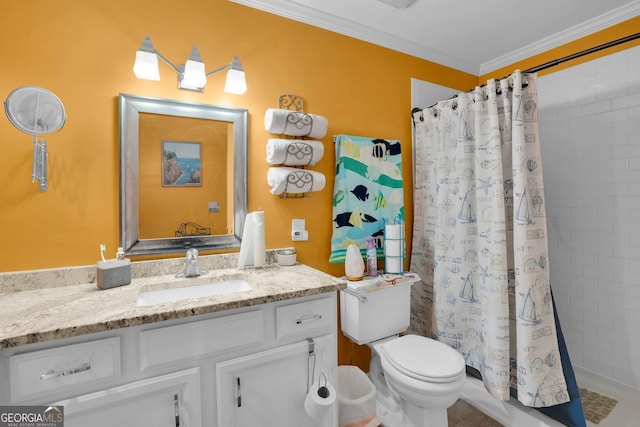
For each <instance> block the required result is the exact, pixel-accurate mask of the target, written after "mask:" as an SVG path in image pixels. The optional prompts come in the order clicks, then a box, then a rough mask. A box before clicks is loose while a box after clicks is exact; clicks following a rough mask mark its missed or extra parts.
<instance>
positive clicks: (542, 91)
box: [538, 46, 640, 388]
mask: <svg viewBox="0 0 640 427" xmlns="http://www.w3.org/2000/svg"><path fill="white" fill-rule="evenodd" d="M538 90H539V99H538V114H539V120H540V141H541V146H542V164H543V170H544V183H545V193H546V208H547V217H548V230H549V253H550V255H549V256H550V265H551V282H552V283H551V286H552V289H553V292H554V297H555V299H556V305H557V308H558V316H559V318H560V322H561V325H562V330H563V332H564V335H565V340H566V341H567V346H568V348H569V355H570V357H571V361H572V362H573V364H574V365H577V366H581V367H583V368H585V369H587V370H590V371H592V372H595V373H598V374H601V375H604V376H607V377H610V378H613V379H615V380H618V381H620V382H623V383H625V384H628V385H630V386H632V387H634V388H640V46H638V47H634V48H630V49H627V50H624V51H622V52H618V53H614V54H611V55H609V56H606V57H603V58H599V59H596V60H593V61H590V62H587V63H584V64H581V65H578V66H575V67H572V68H569V69H566V70H562V71H558V72H555V73H551V74H548V75H545V76H542V77H540V78H539V87H538Z"/></svg>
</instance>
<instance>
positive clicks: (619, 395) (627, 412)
mask: <svg viewBox="0 0 640 427" xmlns="http://www.w3.org/2000/svg"><path fill="white" fill-rule="evenodd" d="M574 369H575V371H576V380H577V382H578V386H579V387H584V388H586V389H588V390H590V391H593V392H596V393H599V394H602V395H604V396H608V397H610V398H612V399H616V400H617V401H618V403H617V404H616V406H615V408H613V411H611V413H610V414H609V415H608V416H607V417H606V418H605V419H604V420H602V421H600V423H599V424H594V423H591V422H589V421H587V427H632V426H633V427H636V426H638V425H640V421H639V419H638V418H639V415H638V414H639V413H640V412H639V411H638V408H640V392H639V391H638V390H634V389H632V388H630V387H627V386H625V385H623V384H621V383H618V382H615V381H612V380H609V379H608V378H604V377H600V376H597V375H595V374H592V373H590V372H588V371H584V370H582V369H580V368H574Z"/></svg>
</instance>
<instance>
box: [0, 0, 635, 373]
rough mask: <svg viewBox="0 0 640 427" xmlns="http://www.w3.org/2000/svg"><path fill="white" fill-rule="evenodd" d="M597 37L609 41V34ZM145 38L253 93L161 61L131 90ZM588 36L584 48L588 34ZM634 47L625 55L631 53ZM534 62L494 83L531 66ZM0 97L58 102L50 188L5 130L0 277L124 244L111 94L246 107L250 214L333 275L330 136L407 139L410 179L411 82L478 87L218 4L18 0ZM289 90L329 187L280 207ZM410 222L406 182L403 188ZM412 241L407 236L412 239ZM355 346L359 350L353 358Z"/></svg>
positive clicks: (411, 60)
mask: <svg viewBox="0 0 640 427" xmlns="http://www.w3.org/2000/svg"><path fill="white" fill-rule="evenodd" d="M637 22H638V21H637V20H635V21H633V22H630V23H627V24H625V25H621V26H615V27H613V28H612V29H610V30H608V31H604V32H600V33H598V34H596V35H594V36H593V37H592V38H589V41H584V39H582V40H579V41H577V42H575V43H569V44H567V45H565V46H563V47H562V48H561V49H560V51H558V52H570V51H575V50H576V49H574V47H577V48H578V49H577V50H580V49H581V48H582V46H583V44H584V43H586V44H587V45H588V46H586V47H590V46H591V45H593V44H598V43H600V42H606V41H609V39H610V37H609V36H611V35H613V34H614V33H617V32H618V31H621V32H627V33H628V32H629V29H630V28H631V27H633V25H635V26H636V28H637V25H638V23H637ZM605 33H606V34H605ZM146 34H149V35H150V36H151V39H152V41H153V42H154V44H155V47H156V49H157V50H158V51H159V52H161V53H162V54H163V55H164V56H166V57H167V58H169V59H170V60H171V61H172V62H174V63H183V62H184V61H185V60H186V58H187V56H188V54H189V52H190V50H191V46H192V45H197V46H198V49H199V50H200V53H201V55H202V58H203V60H204V62H205V64H207V70H211V69H213V68H215V67H218V66H221V65H223V64H225V63H227V62H229V61H230V60H231V59H232V57H233V55H238V56H239V57H240V59H241V60H242V63H243V66H244V68H245V70H246V73H247V83H248V85H249V90H248V91H247V93H246V94H245V95H244V96H236V95H228V94H224V93H223V92H222V87H223V84H224V76H222V75H216V76H212V77H210V78H209V81H208V84H207V86H206V88H205V92H204V93H195V92H189V91H179V90H178V89H176V75H175V72H173V71H172V70H171V69H170V68H169V67H167V66H165V65H164V64H161V65H160V73H161V78H162V81H160V82H152V81H143V80H137V79H136V78H135V77H134V75H133V72H132V70H131V69H132V66H133V60H134V55H135V51H136V50H137V49H138V48H139V46H140V43H141V41H142V39H143V38H144V36H145V35H146ZM585 39H586V38H585ZM627 47H630V46H627ZM551 52H552V53H549V55H542V56H540V55H539V56H536V57H534V58H533V59H532V60H531V61H522V62H521V63H518V64H514V65H513V66H510V67H507V70H504V71H503V70H498V71H496V72H494V73H491V75H492V77H498V76H502V75H504V74H508V73H510V72H511V71H512V70H513V68H514V67H516V66H517V67H519V68H522V69H526V67H528V66H532V65H537V64H538V63H540V59H541V58H542V57H547V56H548V57H549V59H554V58H555V57H557V54H558V52H556V50H553V51H551ZM0 58H1V59H2V61H0V76H2V78H0V96H2V97H5V98H6V95H8V94H9V92H10V91H11V90H13V89H14V88H16V87H20V86H25V85H36V86H42V87H45V88H47V89H49V90H51V91H53V92H54V93H55V94H56V95H58V97H60V99H61V100H62V102H63V103H64V105H65V108H66V111H67V115H68V118H67V123H66V125H65V127H64V128H63V129H62V130H61V131H59V132H58V133H55V134H52V135H47V136H46V139H47V140H48V142H49V153H50V157H49V180H50V182H49V184H50V186H49V190H48V191H47V192H46V193H41V192H40V191H39V190H38V186H37V184H33V183H31V182H30V172H31V161H32V140H31V137H30V136H29V135H26V134H22V133H20V132H19V131H18V130H16V129H15V128H14V127H13V126H12V125H11V124H10V123H9V121H8V120H5V119H2V120H0V147H2V149H1V150H2V151H1V152H2V154H3V156H2V161H3V167H2V168H0V182H1V183H2V185H1V186H0V236H1V237H0V239H1V243H0V271H17V270H31V269H43V268H53V267H62V266H73V265H89V264H93V263H95V262H96V260H97V259H98V257H99V245H100V243H106V244H107V247H108V249H109V251H110V252H111V253H112V254H114V253H115V249H116V247H117V246H118V235H119V221H118V218H119V215H118V213H119V198H118V194H119V184H118V181H119V171H118V168H119V166H118V156H119V152H118V104H117V98H118V94H119V93H129V94H136V95H142V96H154V97H160V98H171V99H177V100H184V101H194V102H202V103H210V104H216V105H222V106H231V107H241V108H247V109H248V110H249V147H248V156H249V158H248V163H249V182H248V187H249V209H250V210H264V212H265V221H266V222H267V227H266V230H267V233H266V243H267V247H268V248H277V247H283V246H295V247H296V249H297V251H298V258H299V260H300V261H301V262H303V263H306V264H308V265H310V266H312V267H315V268H318V269H320V270H323V271H326V272H328V273H330V274H335V275H342V274H343V267H342V265H330V264H328V262H327V259H328V256H329V251H330V238H331V232H332V218H331V206H332V203H331V202H332V189H333V167H334V166H333V162H334V159H333V150H332V140H331V136H332V135H334V134H339V133H348V134H356V135H366V136H375V137H381V138H396V139H400V140H401V141H402V142H403V147H404V152H403V163H404V177H405V181H406V182H411V122H410V116H409V110H410V108H411V103H410V96H411V95H410V78H411V77H415V78H418V79H421V80H425V81H429V82H432V83H436V84H440V85H444V86H448V87H453V88H457V89H460V90H467V89H469V88H471V87H473V86H475V85H476V84H477V83H478V82H481V83H482V82H484V80H486V77H485V76H481V77H480V78H478V77H477V76H473V75H470V74H467V73H463V72H460V71H457V70H453V69H450V68H447V67H444V66H441V65H439V64H435V63H432V62H429V61H424V60H421V59H418V58H415V57H412V56H409V55H405V54H401V53H398V52H394V51H391V50H389V49H385V48H382V47H379V46H374V45H372V44H369V43H365V42H361V41H358V40H354V39H351V38H349V37H345V36H342V35H339V34H336V33H332V32H329V31H326V30H322V29H318V28H314V27H311V26H309V25H306V24H302V23H298V22H294V21H291V20H288V19H285V18H281V17H278V16H274V15H270V14H267V13H265V12H261V11H258V10H253V9H250V8H247V7H244V6H241V5H238V4H235V3H231V2H229V1H227V0H184V1H182V2H180V3H179V4H176V2H174V1H168V0H111V1H109V2H88V1H85V0H58V1H50V0H31V1H28V2H13V3H12V5H11V7H10V8H4V10H3V13H2V14H1V15H0ZM282 93H293V94H297V95H300V96H302V97H303V98H304V99H305V100H306V105H305V106H306V110H307V111H309V112H312V113H316V114H321V115H323V116H325V117H327V118H328V120H329V131H328V134H327V137H325V138H324V139H323V141H324V143H325V147H326V148H327V150H326V155H325V158H324V159H323V160H322V161H321V162H320V163H319V164H318V165H317V166H316V167H315V168H314V169H315V170H317V171H320V172H323V173H324V174H325V175H326V177H327V186H326V188H325V190H323V191H321V192H317V193H314V194H313V197H311V198H307V199H302V200H282V199H280V198H278V197H274V196H272V195H271V194H269V188H268V186H267V184H266V179H265V177H266V172H267V169H268V166H267V165H266V163H265V142H266V140H267V139H268V138H269V136H270V135H269V134H268V133H267V132H266V131H265V130H264V125H263V115H264V111H265V110H266V109H267V108H270V107H276V106H277V99H278V95H280V94H282ZM405 204H406V205H407V210H406V211H407V223H409V224H410V223H411V222H412V219H413V217H412V211H411V206H412V196H411V189H410V186H406V188H405ZM293 218H305V219H306V220H307V229H308V231H309V236H310V240H309V241H308V242H295V243H292V242H291V239H290V229H291V219H293ZM407 234H408V244H410V241H411V229H410V227H409V229H407ZM351 348H353V349H354V350H355V351H351ZM339 349H340V351H339V353H340V354H339V363H341V364H342V363H353V364H357V365H360V366H361V367H363V368H366V364H367V360H368V351H367V349H366V347H362V346H353V345H352V344H350V342H349V341H348V340H347V339H346V338H344V337H343V336H342V335H340V339H339Z"/></svg>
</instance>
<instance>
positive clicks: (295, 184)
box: [267, 166, 326, 196]
mask: <svg viewBox="0 0 640 427" xmlns="http://www.w3.org/2000/svg"><path fill="white" fill-rule="evenodd" d="M325 181H326V180H325V178H324V174H323V173H321V172H316V171H311V170H307V169H297V168H289V167H286V166H282V167H277V168H269V171H268V172H267V183H268V184H269V186H271V194H275V195H276V196H277V195H280V194H282V193H291V194H299V193H308V192H310V191H320V190H322V189H323V188H324V185H325Z"/></svg>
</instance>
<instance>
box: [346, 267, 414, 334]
mask: <svg viewBox="0 0 640 427" xmlns="http://www.w3.org/2000/svg"><path fill="white" fill-rule="evenodd" d="M419 280H420V277H419V276H418V275H417V274H415V273H403V274H383V275H379V276H377V277H375V278H365V279H363V280H361V281H358V282H352V281H348V282H347V288H346V289H343V290H341V291H340V324H341V328H342V332H343V333H344V334H345V335H346V336H347V337H348V338H349V339H351V340H352V341H354V342H355V343H357V344H367V343H370V342H372V341H377V340H379V339H382V338H386V337H389V336H392V335H396V334H398V333H400V332H404V331H406V330H407V328H408V327H409V320H410V304H411V285H413V284H414V283H415V282H417V281H419Z"/></svg>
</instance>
